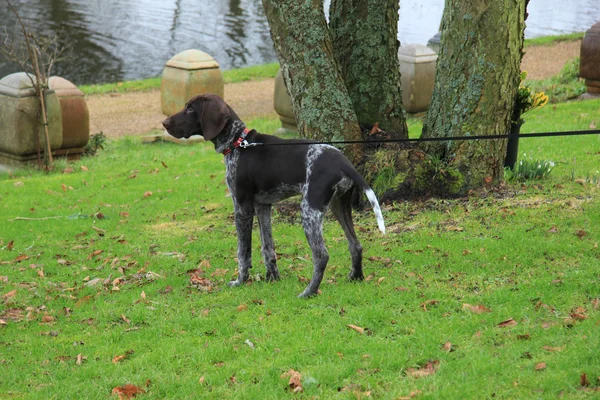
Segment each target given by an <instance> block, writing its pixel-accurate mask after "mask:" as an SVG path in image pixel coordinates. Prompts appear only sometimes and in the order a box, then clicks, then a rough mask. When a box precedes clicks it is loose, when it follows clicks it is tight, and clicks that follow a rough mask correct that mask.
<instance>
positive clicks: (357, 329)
mask: <svg viewBox="0 0 600 400" xmlns="http://www.w3.org/2000/svg"><path fill="white" fill-rule="evenodd" d="M346 326H347V327H348V328H350V329H352V330H353V331H356V332H358V333H360V334H361V335H364V334H365V332H367V331H368V330H369V329H368V328H361V327H360V326H356V325H352V324H347V325H346Z"/></svg>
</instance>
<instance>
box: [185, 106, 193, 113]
mask: <svg viewBox="0 0 600 400" xmlns="http://www.w3.org/2000/svg"><path fill="white" fill-rule="evenodd" d="M193 112H194V109H193V108H192V107H188V108H186V109H185V113H186V114H191V113H193Z"/></svg>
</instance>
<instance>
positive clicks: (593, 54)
mask: <svg viewBox="0 0 600 400" xmlns="http://www.w3.org/2000/svg"><path fill="white" fill-rule="evenodd" d="M579 54H580V64H579V76H580V77H581V78H584V79H585V85H586V86H587V93H585V94H584V95H583V96H582V97H584V98H597V97H600V22H596V23H595V24H594V25H592V27H591V28H590V29H588V30H587V31H586V32H585V36H584V37H583V40H582V41H581V50H580V53H579Z"/></svg>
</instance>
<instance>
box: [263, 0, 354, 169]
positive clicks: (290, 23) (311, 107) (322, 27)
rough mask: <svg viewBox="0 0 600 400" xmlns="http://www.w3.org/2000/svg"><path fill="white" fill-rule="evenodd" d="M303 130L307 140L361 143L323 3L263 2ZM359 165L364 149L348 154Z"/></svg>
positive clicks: (351, 148) (347, 150) (348, 150)
mask: <svg viewBox="0 0 600 400" xmlns="http://www.w3.org/2000/svg"><path fill="white" fill-rule="evenodd" d="M262 2H263V6H264V9H265V14H266V16H267V20H268V21H269V26H270V29H271V38H272V39H273V44H274V46H275V51H276V53H277V57H278V58H279V62H280V65H281V73H282V75H283V80H284V82H285V84H286V87H287V89H288V92H289V94H290V98H291V100H292V107H293V109H294V114H295V115H296V121H297V125H298V131H299V133H300V135H301V136H304V137H306V138H310V139H315V140H321V141H329V140H361V139H362V135H361V131H360V127H359V125H358V120H357V118H356V114H355V112H354V109H353V107H352V102H351V100H350V97H349V95H348V90H347V89H346V86H345V85H344V80H343V78H342V75H341V74H340V69H339V66H338V64H337V62H336V60H335V58H334V55H333V45H332V41H331V36H330V33H329V29H328V27H327V22H326V20H325V14H324V13H323V1H322V0H306V1H298V0H262ZM344 152H345V153H346V155H348V156H349V157H350V158H351V159H352V160H353V161H356V160H358V159H360V156H361V154H362V149H361V148H360V147H359V146H347V147H346V148H345V149H344Z"/></svg>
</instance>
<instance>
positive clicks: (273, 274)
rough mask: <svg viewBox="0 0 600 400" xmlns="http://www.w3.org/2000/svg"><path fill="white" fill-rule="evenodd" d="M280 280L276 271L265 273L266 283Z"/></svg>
mask: <svg viewBox="0 0 600 400" xmlns="http://www.w3.org/2000/svg"><path fill="white" fill-rule="evenodd" d="M280 278H281V277H280V275H279V271H278V270H272V271H267V282H275V281H278V280H279V279H280Z"/></svg>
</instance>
